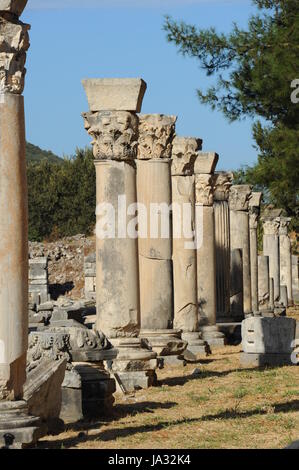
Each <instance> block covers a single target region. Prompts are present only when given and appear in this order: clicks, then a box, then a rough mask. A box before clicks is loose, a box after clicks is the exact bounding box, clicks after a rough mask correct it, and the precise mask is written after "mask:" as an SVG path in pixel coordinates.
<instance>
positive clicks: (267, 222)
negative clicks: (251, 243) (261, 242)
mask: <svg viewBox="0 0 299 470" xmlns="http://www.w3.org/2000/svg"><path fill="white" fill-rule="evenodd" d="M279 226H280V218H279V217H276V218H275V219H263V230H264V235H278V234H279Z"/></svg>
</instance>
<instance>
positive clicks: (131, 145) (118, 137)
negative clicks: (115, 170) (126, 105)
mask: <svg viewBox="0 0 299 470" xmlns="http://www.w3.org/2000/svg"><path fill="white" fill-rule="evenodd" d="M82 116H83V119H84V126H85V129H86V130H87V132H88V134H89V135H90V136H91V137H92V138H93V141H92V146H93V154H94V158H95V159H96V160H118V161H130V160H134V159H135V158H136V157H137V141H138V118H137V116H136V114H134V113H130V112H127V111H99V112H88V113H83V114H82Z"/></svg>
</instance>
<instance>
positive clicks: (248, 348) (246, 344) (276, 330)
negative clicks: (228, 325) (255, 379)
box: [242, 317, 296, 355]
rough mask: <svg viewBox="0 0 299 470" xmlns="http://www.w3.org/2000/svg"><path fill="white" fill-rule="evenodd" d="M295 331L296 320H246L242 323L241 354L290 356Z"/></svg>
mask: <svg viewBox="0 0 299 470" xmlns="http://www.w3.org/2000/svg"><path fill="white" fill-rule="evenodd" d="M295 330H296V320H294V319H293V318H284V317H274V318H266V317H250V318H247V319H246V320H244V321H243V322H242V346H243V352H244V353H253V354H288V355H291V354H292V352H293V349H294V339H295Z"/></svg>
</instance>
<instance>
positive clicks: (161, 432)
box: [39, 312, 299, 449]
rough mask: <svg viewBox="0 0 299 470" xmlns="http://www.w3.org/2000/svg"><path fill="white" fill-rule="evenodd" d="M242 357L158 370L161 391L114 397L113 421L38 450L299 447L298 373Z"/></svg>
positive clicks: (83, 427)
mask: <svg viewBox="0 0 299 470" xmlns="http://www.w3.org/2000/svg"><path fill="white" fill-rule="evenodd" d="M296 313H297V312H296ZM240 350H241V349H240V346H232V347H226V348H225V349H222V350H218V351H217V352H215V353H214V354H213V355H212V356H209V357H208V358H205V357H202V359H201V360H200V363H199V364H196V365H194V364H188V365H187V366H186V367H182V368H179V369H165V370H159V371H158V380H159V386H158V387H153V388H151V389H148V390H141V391H138V392H136V393H135V394H133V395H131V396H129V397H124V396H116V402H115V406H114V409H113V412H112V413H111V415H110V416H109V417H108V418H103V419H102V420H100V421H97V422H89V423H80V424H77V425H74V426H69V427H68V429H67V430H66V432H64V433H62V434H60V435H58V436H47V437H46V438H44V439H43V440H42V441H41V442H40V444H39V447H42V448H60V449H68V448H72V449H75V448H76V449H143V448H150V449H167V448H168V449H169V448H170V449H179V448H187V449H213V448H221V449H229V448H232V449H239V448H242V449H245V448H246V449H258V448H263V449H276V448H283V447H285V446H287V445H288V444H289V443H290V442H292V441H294V440H298V439H299V367H298V366H292V367H282V368H265V369H246V368H241V367H240V364H239V358H240ZM195 367H197V368H198V369H199V372H198V375H194V374H193V371H194V369H195Z"/></svg>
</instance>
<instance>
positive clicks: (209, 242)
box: [194, 153, 225, 346]
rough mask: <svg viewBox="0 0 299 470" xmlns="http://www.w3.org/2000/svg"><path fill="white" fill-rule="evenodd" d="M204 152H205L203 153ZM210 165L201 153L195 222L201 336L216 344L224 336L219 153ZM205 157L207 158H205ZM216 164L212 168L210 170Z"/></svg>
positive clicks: (196, 171)
mask: <svg viewBox="0 0 299 470" xmlns="http://www.w3.org/2000/svg"><path fill="white" fill-rule="evenodd" d="M204 155H205V154H204ZM209 156H210V161H211V166H210V169H206V170H205V168H204V167H205V165H201V153H199V156H198V158H197V161H196V163H195V169H194V171H195V201H196V205H195V226H196V241H197V298H198V308H199V324H200V329H201V331H202V338H203V339H204V340H205V341H207V342H208V343H209V345H211V346H212V345H213V346H223V345H224V344H225V338H224V335H223V334H222V333H220V332H219V331H218V328H217V326H216V250H215V220H214V207H213V201H214V199H213V193H214V186H213V176H212V174H211V173H205V171H214V169H215V166H216V163H217V161H218V158H219V157H218V155H217V154H209ZM205 161H206V158H205V159H204V162H205ZM211 168H213V170H211Z"/></svg>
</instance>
